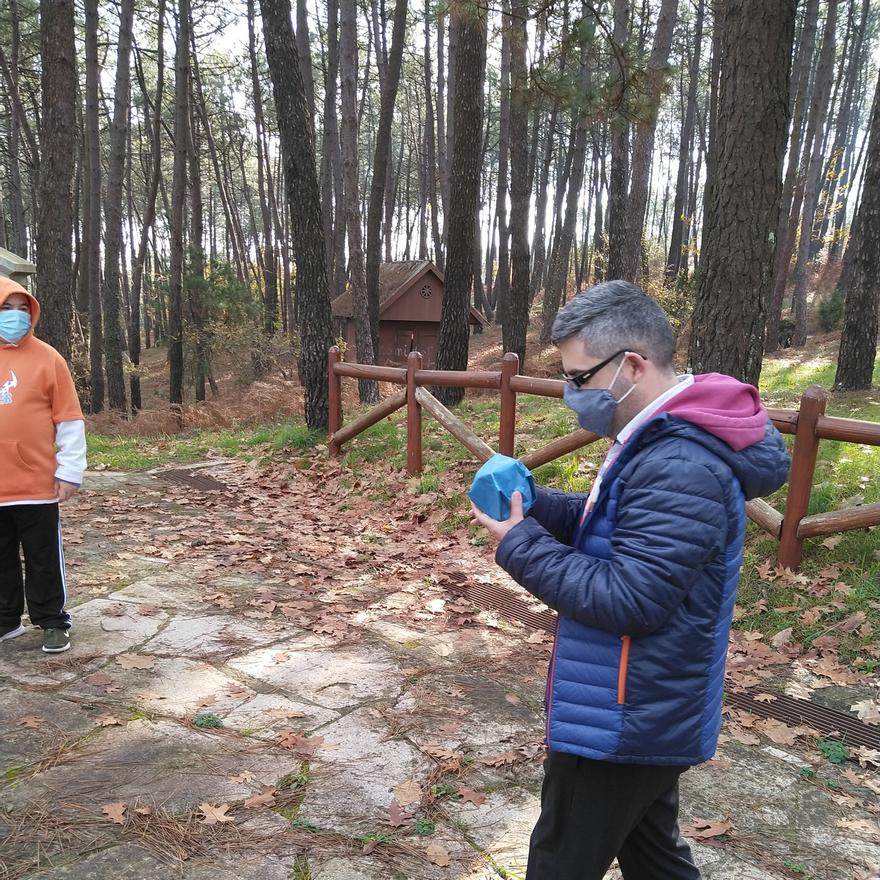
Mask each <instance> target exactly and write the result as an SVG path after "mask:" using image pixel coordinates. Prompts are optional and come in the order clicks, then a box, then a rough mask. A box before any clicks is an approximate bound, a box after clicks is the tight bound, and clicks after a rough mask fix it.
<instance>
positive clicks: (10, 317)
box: [0, 309, 31, 344]
mask: <svg viewBox="0 0 880 880" xmlns="http://www.w3.org/2000/svg"><path fill="white" fill-rule="evenodd" d="M30 329H31V316H30V313H29V312H22V311H20V310H19V309H0V338H2V339H5V340H6V341H7V342H12V343H13V344H14V343H16V342H20V341H21V340H22V339H24V337H25V336H27V332H28V330H30Z"/></svg>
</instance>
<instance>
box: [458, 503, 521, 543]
mask: <svg viewBox="0 0 880 880" xmlns="http://www.w3.org/2000/svg"><path fill="white" fill-rule="evenodd" d="M471 514H472V519H471V522H473V523H476V524H477V525H481V526H483V528H484V529H486V531H487V532H488V533H489V534H490V535H491V536H492V537H493V538H494V539H495V540H496V541H500V540H501V539H502V538H503V537H504V536H505V535H506V534H507V533H508V532H509V531H510V530H511V529H512V528H513V527H514V526H515V525H519V523H521V522H522V521H523V520H524V519H525V517H524V516H523V499H522V493H520V492H514V493H513V494H512V495H511V496H510V518H509V519H506V520H504V521H503V522H499V521H498V520H497V519H492V517H491V516H486V514H485V513H483V511H482V510H480V509H479V508H478V507H477V506H476V505H475V504H474V503H473V501H472V502H471Z"/></svg>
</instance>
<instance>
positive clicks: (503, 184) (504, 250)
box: [492, 0, 528, 351]
mask: <svg viewBox="0 0 880 880" xmlns="http://www.w3.org/2000/svg"><path fill="white" fill-rule="evenodd" d="M513 27H514V23H513V18H512V17H511V14H510V0H502V3H501V82H500V86H501V95H500V101H499V108H498V182H497V184H496V193H495V214H496V216H497V218H498V271H497V273H496V275H495V283H494V285H493V296H492V302H493V303H495V320H496V321H497V322H498V323H499V324H501V326H502V336H503V327H504V324H505V323H506V321H507V308H508V299H509V297H510V248H509V245H508V236H509V235H510V231H509V229H508V226H507V189H508V173H507V171H508V158H509V156H510V66H511V61H510V52H511V39H512V35H511V30H512V29H513ZM525 172H526V174H528V168H526V169H525ZM524 182H526V181H524ZM505 351H507V349H505Z"/></svg>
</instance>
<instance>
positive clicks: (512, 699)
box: [504, 693, 520, 706]
mask: <svg viewBox="0 0 880 880" xmlns="http://www.w3.org/2000/svg"><path fill="white" fill-rule="evenodd" d="M504 699H505V700H507V702H508V703H510V705H511V706H518V705H519V703H520V699H519V697H518V696H517V695H516V694H510V693H508V694H505V695H504Z"/></svg>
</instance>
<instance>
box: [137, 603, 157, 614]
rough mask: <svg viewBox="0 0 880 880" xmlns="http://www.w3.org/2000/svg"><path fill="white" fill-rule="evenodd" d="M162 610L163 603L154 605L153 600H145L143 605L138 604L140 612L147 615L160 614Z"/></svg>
mask: <svg viewBox="0 0 880 880" xmlns="http://www.w3.org/2000/svg"><path fill="white" fill-rule="evenodd" d="M161 610H162V606H161V605H154V604H153V603H152V602H144V603H143V605H138V614H143V615H144V616H145V617H151V616H152V615H153V614H158V613H159V612H160V611H161Z"/></svg>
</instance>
